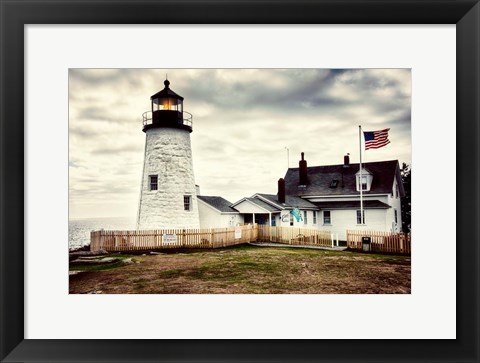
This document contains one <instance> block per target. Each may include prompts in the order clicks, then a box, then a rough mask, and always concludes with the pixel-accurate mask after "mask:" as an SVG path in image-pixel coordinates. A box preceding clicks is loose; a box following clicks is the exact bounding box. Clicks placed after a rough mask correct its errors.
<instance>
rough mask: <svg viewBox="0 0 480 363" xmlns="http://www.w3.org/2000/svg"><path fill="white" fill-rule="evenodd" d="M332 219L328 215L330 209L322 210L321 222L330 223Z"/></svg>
mask: <svg viewBox="0 0 480 363" xmlns="http://www.w3.org/2000/svg"><path fill="white" fill-rule="evenodd" d="M331 223H332V219H331V217H330V211H329V210H324V211H323V224H331Z"/></svg>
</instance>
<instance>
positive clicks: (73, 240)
mask: <svg viewBox="0 0 480 363" xmlns="http://www.w3.org/2000/svg"><path fill="white" fill-rule="evenodd" d="M102 228H103V229H107V230H132V229H135V220H134V219H132V218H127V217H116V218H88V219H71V220H70V221H69V222H68V247H69V249H75V248H79V247H82V246H85V245H89V244H90V232H91V231H96V230H99V229H102Z"/></svg>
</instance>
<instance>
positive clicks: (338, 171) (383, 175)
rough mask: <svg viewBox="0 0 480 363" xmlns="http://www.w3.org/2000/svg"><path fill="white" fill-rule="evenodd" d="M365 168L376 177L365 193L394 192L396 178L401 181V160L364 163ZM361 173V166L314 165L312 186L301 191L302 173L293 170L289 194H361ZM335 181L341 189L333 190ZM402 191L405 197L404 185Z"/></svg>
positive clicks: (309, 172)
mask: <svg viewBox="0 0 480 363" xmlns="http://www.w3.org/2000/svg"><path fill="white" fill-rule="evenodd" d="M362 166H363V168H365V169H367V170H368V171H370V172H371V173H372V174H373V182H372V186H371V188H370V191H368V192H364V194H365V195H368V194H385V193H391V192H392V187H393V180H394V178H395V175H397V177H398V178H400V167H399V164H398V160H389V161H377V162H370V163H363V164H362ZM358 170H359V164H350V166H349V167H347V168H345V167H344V166H343V164H339V165H325V166H311V167H308V168H307V177H308V185H307V186H306V188H299V187H298V185H299V170H298V168H289V169H288V170H287V173H286V174H285V193H286V194H287V195H296V196H313V195H342V194H355V195H358V194H359V192H357V190H356V181H355V174H356V173H357V172H358ZM332 180H338V185H337V187H335V188H331V187H330V185H331V183H332ZM399 189H400V195H402V196H403V195H404V190H403V186H402V184H401V183H400V185H399Z"/></svg>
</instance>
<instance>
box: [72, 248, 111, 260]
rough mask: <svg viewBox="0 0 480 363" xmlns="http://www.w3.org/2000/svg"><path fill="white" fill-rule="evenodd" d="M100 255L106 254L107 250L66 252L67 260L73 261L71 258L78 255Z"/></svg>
mask: <svg viewBox="0 0 480 363" xmlns="http://www.w3.org/2000/svg"><path fill="white" fill-rule="evenodd" d="M101 255H108V252H107V251H105V250H98V251H76V252H70V253H69V254H68V259H69V261H73V260H76V259H77V258H78V257H80V256H101Z"/></svg>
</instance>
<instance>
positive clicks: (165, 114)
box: [143, 80, 192, 132]
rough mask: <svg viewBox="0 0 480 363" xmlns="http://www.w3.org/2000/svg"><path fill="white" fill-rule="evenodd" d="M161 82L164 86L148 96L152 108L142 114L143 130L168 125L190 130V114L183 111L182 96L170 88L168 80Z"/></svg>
mask: <svg viewBox="0 0 480 363" xmlns="http://www.w3.org/2000/svg"><path fill="white" fill-rule="evenodd" d="M163 83H164V85H165V88H164V89H163V90H161V91H160V92H157V93H155V94H154V95H153V96H152V97H150V100H151V101H152V109H151V111H147V112H144V114H143V131H144V132H145V131H147V130H149V129H151V128H158V127H170V128H179V129H185V130H188V131H190V132H192V115H191V114H190V113H188V112H185V111H183V97H182V96H180V95H178V94H176V93H175V92H173V91H172V90H171V89H170V82H169V81H168V80H165V82H163ZM185 116H186V117H185Z"/></svg>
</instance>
